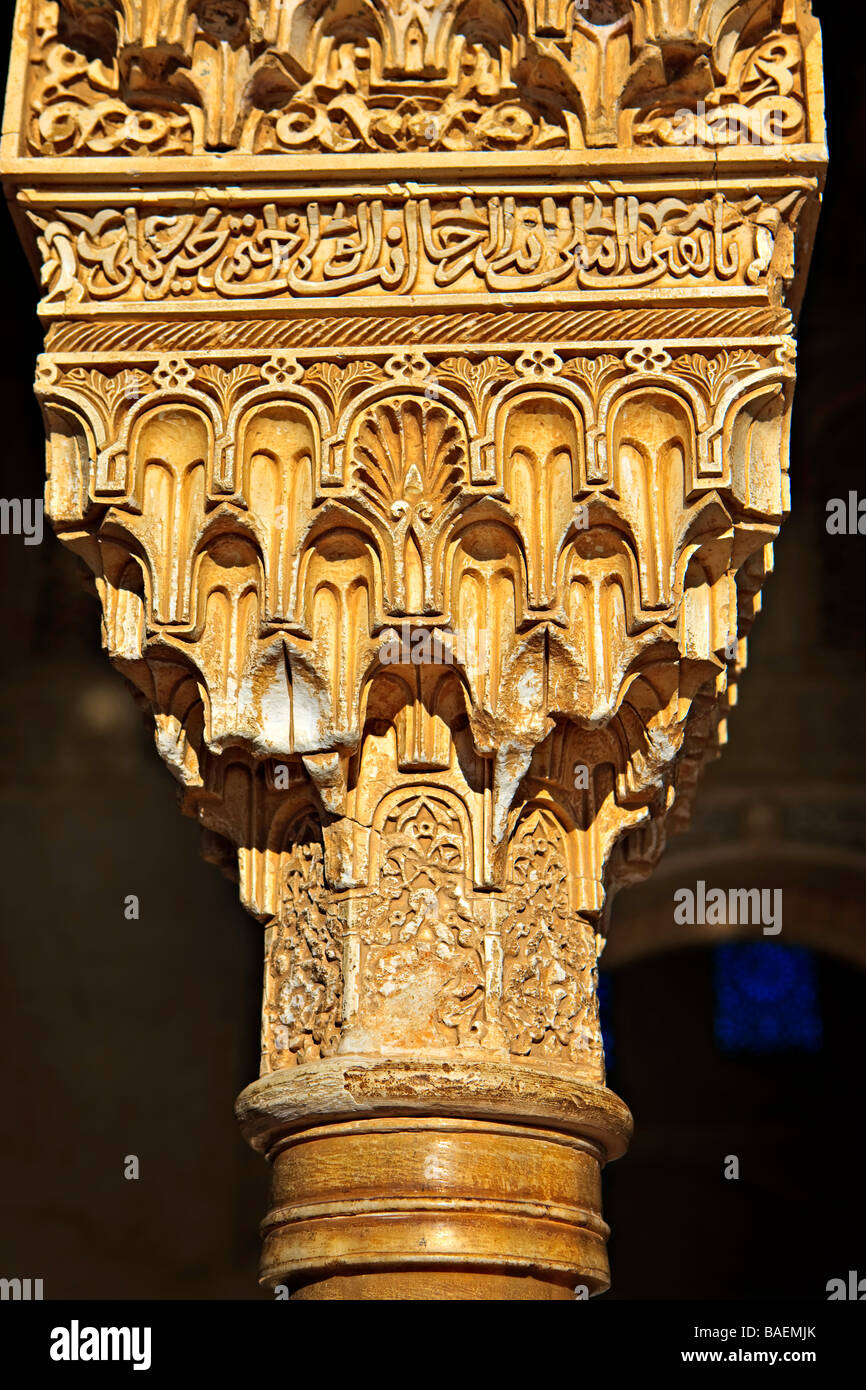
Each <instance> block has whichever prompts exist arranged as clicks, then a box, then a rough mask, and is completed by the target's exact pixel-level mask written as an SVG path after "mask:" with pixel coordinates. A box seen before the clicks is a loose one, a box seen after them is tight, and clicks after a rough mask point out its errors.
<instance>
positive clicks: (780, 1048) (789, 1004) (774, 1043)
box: [714, 941, 823, 1053]
mask: <svg viewBox="0 0 866 1390" xmlns="http://www.w3.org/2000/svg"><path fill="white" fill-rule="evenodd" d="M714 956H715V959H714V983H715V1033H716V1042H717V1044H718V1045H719V1047H720V1048H721V1049H722V1051H724V1052H764V1053H766V1052H789V1051H801V1052H817V1051H818V1050H819V1049H820V1047H821V1043H822V1040H823V1039H822V1027H821V1014H820V1011H819V1008H818V993H817V989H816V983H815V966H814V960H813V958H812V953H811V951H808V950H806V949H805V948H804V947H802V946H781V945H779V943H778V942H776V941H738V942H732V943H730V944H729V945H726V946H717V947H716V948H715V952H714Z"/></svg>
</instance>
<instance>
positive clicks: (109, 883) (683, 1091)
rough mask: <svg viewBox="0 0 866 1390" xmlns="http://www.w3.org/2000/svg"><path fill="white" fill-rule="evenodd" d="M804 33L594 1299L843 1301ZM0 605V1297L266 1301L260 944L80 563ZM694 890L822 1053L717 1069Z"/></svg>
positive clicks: (619, 990)
mask: <svg viewBox="0 0 866 1390" xmlns="http://www.w3.org/2000/svg"><path fill="white" fill-rule="evenodd" d="M815 9H816V10H817V12H818V14H819V17H820V18H821V21H822V24H823V28H824V45H825V62H826V85H827V91H828V120H829V139H830V150H831V167H830V174H829V178H828V183H827V192H826V198H825V205H824V211H823V214H822V218H821V223H820V227H819V233H818V240H817V244H816V248H815V255H814V260H813V264H812V271H811V278H810V281H809V286H808V289H807V293H806V301H805V305H804V310H803V314H802V318H801V325H800V338H801V348H800V363H799V385H798V388H797V396H796V404H795V410H794V428H793V446H792V464H791V468H792V491H793V505H794V509H793V514H792V517H791V519H790V520H789V521H788V522H787V523H786V526H785V528H784V529H783V532H782V538H781V540H780V541H779V542H778V544H777V548H776V555H777V567H776V573H775V575H774V576H773V577H771V578H770V579H769V580H768V582H767V585H766V587H765V590H764V612H763V613H762V615H761V617H760V619H759V621H758V624H757V626H756V630H755V634H754V637H753V639H752V641H751V643H750V648H751V650H750V658H749V669H748V671H747V672H746V675H745V678H744V679H743V681H742V684H741V691H740V705H739V708H738V710H737V711H736V712H735V716H734V719H733V721H732V726H731V741H730V744H729V746H728V748H727V749H726V750H725V752H724V755H723V758H722V759H721V761H720V763H717V764H715V765H714V766H713V767H711V768H710V769H709V771H708V773H707V774H706V777H705V779H704V783H703V786H702V788H701V790H700V794H699V797H698V803H697V814H696V818H695V823H694V827H693V829H692V830H691V831H690V832H689V834H688V835H687V836H682V837H679V838H678V839H677V840H676V841H674V842H672V844H671V846H670V848H669V850H668V852H667V855H666V857H665V860H664V861H663V864H662V867H661V868H660V870H659V871H658V872H657V874H656V876H655V878H654V879H653V880H652V881H651V883H650V884H648V885H646V886H644V887H642V888H639V889H634V890H631V891H630V892H628V893H624V894H623V895H622V896H621V897H620V898H618V899H617V902H616V904H615V908H614V918H613V928H612V931H611V936H610V944H609V947H608V950H607V952H606V954H605V959H604V964H605V966H606V968H607V969H608V970H609V972H610V980H611V997H612V1004H611V1016H612V1026H613V1032H614V1038H615V1048H616V1053H615V1062H614V1066H613V1068H612V1074H611V1078H610V1080H611V1084H612V1085H613V1086H614V1088H615V1089H616V1090H617V1091H618V1092H619V1094H620V1095H622V1096H623V1098H624V1099H625V1100H626V1101H627V1102H628V1104H629V1105H630V1106H631V1108H632V1110H633V1112H634V1115H635V1121H636V1135H635V1139H634V1142H633V1144H632V1148H631V1150H630V1152H629V1154H628V1156H627V1157H626V1158H625V1159H624V1160H622V1161H621V1162H619V1163H617V1164H615V1165H613V1166H612V1167H611V1168H610V1169H609V1170H608V1171H607V1173H606V1174H605V1214H606V1217H607V1219H608V1220H609V1222H610V1224H611V1226H612V1228H613V1235H612V1238H611V1244H610V1254H611V1264H612V1270H613V1279H614V1290H613V1291H612V1292H611V1293H610V1294H608V1295H606V1297H607V1298H620V1299H624V1298H640V1299H647V1298H662V1299H682V1298H764V1297H774V1298H788V1297H795V1298H806V1299H824V1298H826V1292H825V1286H826V1282H827V1280H828V1279H829V1278H832V1277H837V1276H842V1277H845V1276H846V1274H847V1271H848V1270H849V1269H858V1270H859V1272H860V1274H861V1276H863V1275H866V1220H864V1216H866V1198H864V1184H863V1180H862V1168H863V1159H862V1148H861V1141H860V1128H861V1121H860V1112H861V1107H862V1094H863V1086H862V1079H861V1078H862V1068H863V1061H864V1047H863V1020H864V1018H866V974H864V968H866V913H864V909H863V901H864V895H866V796H864V791H863V783H864V772H866V744H864V738H863V734H862V726H861V724H860V717H861V714H862V711H863V709H864V707H866V661H864V652H866V642H864V632H863V628H864V607H863V563H864V554H866V537H858V536H853V537H844V536H833V537H830V536H828V535H827V534H826V530H825V525H824V520H825V509H826V503H827V499H828V498H830V497H838V496H841V497H844V496H846V495H847V492H848V490H849V488H854V489H856V488H857V487H858V485H859V486H860V487H861V488H862V490H863V491H864V492H866V484H864V483H863V481H862V479H863V477H864V471H863V440H864V437H866V390H864V383H863V376H864V347H863V324H864V307H866V305H864V300H866V294H864V267H863V255H864V247H866V220H864V203H863V184H864V178H866V72H864V67H863V62H862V58H861V52H862V45H860V44H859V43H858V42H857V41H856V34H855V33H852V24H851V6H850V5H849V4H845V3H841V2H840V0H825V3H823V4H821V3H819V4H817V5H816V6H815ZM9 23H10V20H9V18H8V14H7V17H6V18H4V20H3V29H4V31H5V30H6V28H7V26H8V25H9ZM3 39H4V42H5V39H6V34H5V32H4V34H3ZM2 70H5V54H4V55H3V56H2ZM0 252H2V261H0V264H2V265H3V267H4V270H5V275H4V280H3V298H2V302H0V321H2V330H3V331H2V337H0V343H2V349H0V421H2V432H3V441H2V446H3V447H2V448H0V471H2V477H0V496H3V497H16V496H17V497H26V496H32V497H38V496H41V494H42V487H43V434H42V426H41V421H40V417H39V413H38V410H37V407H36V404H35V401H34V398H33V395H32V390H31V382H32V377H33V370H34V359H35V357H36V354H37V353H38V352H39V351H40V347H41V341H40V332H39V327H38V323H37V320H36V316H35V312H34V306H35V302H36V299H37V290H36V287H35V285H34V283H33V279H32V276H31V273H30V271H29V269H28V266H27V264H26V262H25V259H24V256H23V254H22V252H21V251H20V249H19V247H18V241H17V237H16V234H15V232H14V229H13V227H12V223H11V221H10V219H9V218H8V216H7V215H6V214H5V212H4V213H2V214H0ZM0 594H2V605H0V653H2V662H3V675H4V679H3V681H2V693H0V716H2V731H3V739H2V765H0V777H2V780H0V834H2V849H3V853H2V869H0V911H2V918H3V924H4V928H5V930H4V933H3V938H2V948H0V949H2V963H0V1029H2V1035H0V1036H2V1042H0V1046H2V1059H3V1060H2V1065H0V1202H2V1209H0V1276H5V1277H14V1276H17V1277H21V1278H26V1277H31V1278H42V1279H43V1280H44V1290H45V1296H46V1298H73V1297H77V1298H105V1297H107V1298H170V1299H178V1298H245V1299H249V1298H256V1297H264V1295H263V1294H261V1293H259V1292H258V1291H257V1287H256V1265H257V1258H258V1245H259V1242H258V1235H257V1229H256V1228H257V1223H258V1220H259V1219H260V1217H261V1216H262V1215H263V1214H264V1210H265V1200H266V1182H267V1174H266V1170H265V1165H264V1164H263V1163H262V1161H261V1160H260V1159H259V1158H258V1157H256V1156H255V1155H253V1154H252V1153H251V1152H250V1151H248V1150H247V1148H246V1147H245V1145H244V1143H243V1142H242V1140H241V1138H240V1136H239V1134H238V1132H237V1130H236V1128H235V1123H234V1119H233V1115H232V1104H233V1100H234V1097H235V1095H236V1094H237V1092H238V1091H239V1090H240V1089H241V1088H242V1087H243V1086H244V1085H245V1084H246V1083H247V1082H248V1081H250V1080H252V1079H253V1077H254V1076H255V1075H256V1072H257V1066H258V1027H259V1004H260V954H261V928H260V927H258V926H257V925H256V924H255V923H254V922H253V921H252V919H251V918H249V917H248V916H247V915H246V914H245V913H244V912H243V910H242V909H241V907H240V905H239V903H238V901H237V895H236V889H235V887H234V886H233V885H232V884H230V883H228V882H226V881H225V880H224V879H223V878H222V877H221V876H220V874H219V873H218V871H217V870H216V869H214V868H212V867H210V866H209V865H207V864H205V863H204V861H203V860H202V859H201V858H200V855H199V844H198V830H197V827H196V826H195V825H194V824H193V823H192V822H191V821H187V820H185V819H184V818H183V817H182V816H181V815H180V813H179V811H178V809H177V807H176V804H175V795H174V783H173V780H172V778H171V776H170V775H169V773H168V772H167V770H166V769H165V768H164V767H163V766H162V764H161V762H160V760H159V758H158V756H157V754H156V751H155V749H154V747H153V738H152V732H151V729H150V727H149V726H148V725H147V724H146V723H145V722H143V720H142V716H141V715H140V714H139V712H138V711H137V709H136V707H135V705H134V704H133V702H132V700H131V698H130V696H129V694H128V693H127V690H126V688H125V686H124V683H123V681H122V680H121V678H120V677H119V676H117V675H115V674H114V673H113V672H112V670H111V669H110V667H109V665H108V662H107V659H106V657H105V656H104V654H103V653H102V651H101V650H100V642H99V608H98V604H97V601H96V600H95V598H93V597H92V596H91V595H89V594H88V593H87V592H86V590H85V588H84V587H83V584H82V571H81V570H80V568H79V565H78V563H77V561H76V560H75V559H74V558H73V557H72V556H71V555H70V554H69V553H68V552H66V551H65V550H63V549H62V548H61V546H60V545H59V544H58V543H57V542H56V541H55V540H54V538H53V536H51V535H50V533H49V534H47V535H46V538H45V541H44V543H43V544H42V545H41V546H32V547H28V546H25V545H24V544H23V540H22V539H21V538H19V537H13V536H10V537H2V538H0ZM745 866H748V873H747V872H746V867H745ZM696 877H705V878H706V879H707V880H708V881H711V882H712V883H713V884H721V885H725V884H726V883H730V884H735V885H740V884H742V885H745V884H749V885H757V886H766V887H781V888H782V889H783V894H784V933H783V936H782V938H781V939H782V940H783V941H786V942H790V943H794V942H800V943H803V944H806V945H808V946H809V947H810V948H811V949H812V950H813V951H814V952H815V958H816V971H817V979H818V987H819V1001H820V1008H821V1013H822V1018H823V1024H824V1043H823V1047H822V1049H821V1050H820V1051H819V1052H817V1053H815V1054H811V1055H810V1054H801V1053H790V1054H782V1055H778V1056H774V1057H770V1058H766V1057H761V1056H760V1055H749V1054H744V1055H742V1056H739V1057H735V1058H732V1057H726V1056H724V1055H723V1054H722V1053H721V1052H720V1051H719V1049H718V1047H717V1045H716V1043H715V1041H714V1035H713V983H712V945H711V943H710V942H709V941H708V940H707V939H706V937H705V935H702V934H701V933H700V932H699V931H697V930H695V933H694V935H693V936H691V937H690V938H689V941H688V943H687V944H684V943H683V941H682V940H674V939H672V937H671V932H670V917H671V906H670V904H671V900H672V899H671V894H672V886H673V885H677V884H680V883H690V882H691V883H694V881H695V878H696ZM130 893H135V894H137V895H138V896H139V898H140V902H141V917H140V920H139V921H138V922H128V921H126V920H125V918H124V912H123V905H124V898H125V897H126V895H127V894H130ZM130 1154H135V1155H137V1156H138V1158H139V1161H140V1167H141V1177H140V1179H139V1181H137V1182H130V1181H126V1180H125V1179H124V1176H123V1169H124V1160H125V1158H126V1156H127V1155H130ZM729 1154H736V1155H738V1156H739V1158H740V1168H741V1177H740V1180H739V1181H736V1182H733V1181H726V1180H725V1179H724V1176H723V1169H724V1160H725V1156H726V1155H729Z"/></svg>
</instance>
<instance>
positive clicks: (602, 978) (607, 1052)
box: [598, 971, 616, 1071]
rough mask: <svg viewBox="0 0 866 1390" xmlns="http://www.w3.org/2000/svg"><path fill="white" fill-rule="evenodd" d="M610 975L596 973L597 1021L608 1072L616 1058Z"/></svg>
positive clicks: (600, 972)
mask: <svg viewBox="0 0 866 1390" xmlns="http://www.w3.org/2000/svg"><path fill="white" fill-rule="evenodd" d="M612 983H613V982H612V980H611V977H610V975H609V974H608V973H607V971H605V972H604V973H602V971H599V972H598V1021H599V1023H600V1024H601V1040H602V1043H603V1045H604V1065H605V1067H606V1069H607V1070H608V1071H610V1069H611V1067H612V1066H613V1063H614V1058H615V1056H616V1053H615V1050H614V1045H613V1026H612V1022H611V1010H612V1007H613V988H612Z"/></svg>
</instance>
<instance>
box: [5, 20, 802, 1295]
mask: <svg viewBox="0 0 866 1390" xmlns="http://www.w3.org/2000/svg"><path fill="white" fill-rule="evenodd" d="M16 26H17V27H16V35H17V39H16V48H15V52H14V56H13V62H12V71H11V76H10V84H9V95H8V102H7V113H6V124H5V134H4V144H3V167H4V175H5V179H6V184H7V189H8V192H9V195H10V197H11V199H12V200H13V205H14V211H15V214H16V217H17V218H18V221H19V226H20V229H21V232H22V236H23V237H24V239H25V242H26V244H27V245H28V247H29V248H30V249H31V251H32V252H33V254H34V257H35V259H36V260H37V261H38V263H39V264H40V266H41V276H42V283H43V288H44V297H43V299H42V302H41V304H40V314H41V316H42V318H43V321H44V324H45V331H46V351H45V354H44V355H43V357H42V358H41V359H40V363H39V369H38V375H37V391H38V394H39V397H40V400H41V402H42V405H43V410H44V414H45V421H46V430H47V435H48V483H47V491H46V497H47V503H48V509H49V512H50V515H51V517H52V520H53V522H54V524H55V526H56V528H57V530H58V532H59V534H60V535H61V537H62V538H63V539H64V540H65V541H66V542H67V543H68V544H69V545H70V546H71V547H73V548H74V549H75V550H76V551H77V552H78V553H79V554H80V555H81V556H82V558H83V559H84V560H85V562H86V563H87V564H88V565H89V566H90V568H91V570H92V572H93V574H94V576H95V581H96V585H97V588H98V590H99V594H100V597H101V599H102V604H103V613H104V640H105V645H106V648H107V650H108V652H109V655H110V656H111V658H112V660H113V661H114V662H115V664H116V665H117V666H118V668H119V669H120V670H121V671H122V672H123V673H124V674H125V675H126V676H127V678H128V679H129V681H130V682H131V683H132V685H133V686H134V687H135V688H136V689H137V690H138V691H139V692H140V695H141V697H142V698H143V699H144V700H145V701H147V702H148V703H149V704H150V706H151V707H152V709H153V713H154V718H155V722H156V741H157V746H158V748H159V751H160V753H161V754H162V756H163V757H164V758H165V760H166V761H167V762H168V764H169V766H170V767H171V769H172V771H173V772H174V774H175V776H176V777H177V779H178V782H179V784H180V789H181V799H182V804H183V807H184V809H185V810H186V811H187V812H188V813H189V814H191V815H193V816H195V817H197V818H198V819H199V821H200V823H201V824H202V826H203V828H204V831H205V839H206V846H207V853H208V855H209V857H211V858H213V859H214V860H215V862H217V863H220V864H222V865H223V866H224V867H227V868H231V869H232V871H234V872H236V873H237V876H238V879H239V883H240V891H241V897H242V900H243V902H244V904H245V906H246V907H247V908H248V909H249V911H250V912H252V913H253V914H254V915H255V916H256V917H257V918H258V919H259V920H260V921H261V922H262V923H263V925H264V936H265V982H264V1000H263V1022H262V1079H261V1080H260V1081H259V1082H257V1083H255V1085H254V1086H253V1087H251V1088H250V1089H249V1090H248V1091H247V1092H245V1093H244V1096H243V1097H242V1099H241V1102H240V1107H241V1113H242V1116H243V1117H244V1123H245V1125H246V1126H247V1128H248V1132H249V1134H250V1137H251V1138H252V1139H253V1140H254V1142H255V1143H256V1145H257V1147H261V1148H262V1149H263V1150H264V1151H265V1152H266V1153H267V1154H268V1155H269V1157H270V1158H271V1159H272V1160H273V1162H274V1171H275V1197H274V1208H273V1210H272V1212H271V1214H270V1215H269V1217H268V1221H267V1223H266V1242H265V1263H264V1266H263V1271H264V1273H263V1277H264V1278H265V1279H266V1280H267V1281H268V1282H270V1283H274V1284H279V1283H287V1284H289V1285H291V1286H292V1288H293V1289H295V1290H297V1293H298V1296H303V1297H328V1298H330V1297H352V1296H360V1297H372V1298H376V1297H427V1296H436V1297H463V1296H471V1297H479V1298H485V1297H525V1296H530V1297H551V1298H556V1297H562V1296H569V1290H570V1289H571V1288H573V1286H574V1285H575V1284H576V1283H579V1284H583V1285H585V1286H586V1287H587V1288H588V1289H589V1291H590V1292H592V1291H595V1290H597V1289H600V1288H603V1287H605V1286H606V1282H607V1269H606V1259H605V1255H604V1236H605V1228H604V1224H603V1222H601V1218H600V1204H599V1199H598V1190H597V1189H598V1173H599V1169H600V1166H601V1165H602V1164H603V1163H604V1161H606V1159H607V1158H610V1157H613V1156H616V1154H617V1153H619V1152H621V1151H622V1149H623V1147H624V1142H625V1138H626V1137H627V1132H628V1121H627V1114H626V1113H625V1112H624V1109H623V1107H622V1105H621V1102H619V1101H618V1100H617V1099H616V1097H614V1096H612V1094H611V1093H610V1092H609V1091H608V1090H607V1089H606V1088H605V1086H604V1061H603V1051H602V1043H601V1034H600V1028H599V1022H598V1007H597V998H596V962H597V958H598V953H599V951H600V949H601V947H602V944H603V940H604V934H605V928H606V920H607V910H608V907H609V903H610V900H611V897H612V894H613V892H614V891H615V890H616V888H617V887H618V886H621V885H622V884H624V883H628V882H633V881H635V879H638V878H641V877H643V876H644V875H645V874H647V873H648V872H649V871H650V870H651V868H652V866H653V864H654V863H655V862H656V860H657V858H658V856H659V854H660V853H661V850H662V848H663V845H664V836H665V833H666V831H667V830H669V829H670V828H676V826H678V825H681V824H683V823H684V821H685V819H686V818H687V816H688V811H689V806H690V802H691V798H692V795H693V791H694V786H695V782H696V779H697V776H698V773H699V770H700V767H701V765H702V763H703V762H704V761H705V760H706V759H707V758H708V757H710V756H713V754H714V752H715V750H716V748H717V746H718V744H719V743H720V742H721V741H722V740H723V738H724V729H725V718H726V712H727V710H728V708H729V706H730V705H731V703H732V702H733V699H734V696H735V694H736V682H737V678H738V676H739V673H740V671H741V670H742V667H743V664H744V662H745V654H746V640H747V637H748V634H749V632H750V630H751V626H752V623H753V621H754V617H755V615H756V613H757V611H758V607H759V603H760V588H761V583H762V580H763V578H764V576H765V574H766V573H767V571H768V570H769V568H770V567H771V563H772V542H773V539H774V537H775V535H776V534H777V531H778V527H779V525H780V523H781V521H782V519H783V518H784V515H785V513H786V512H787V510H788V505H789V498H788V487H787V473H786V464H787V432H788V422H789V414H790V404H791V394H792V389H793V381H794V367H793V358H794V343H793V337H792V333H793V324H794V320H793V315H794V314H795V313H796V310H797V307H798V302H799V296H800V293H801V291H802V283H803V276H804V274H805V270H806V266H807V262H808V251H809V245H810V239H811V235H812V232H813V228H814V221H815V217H816V215H817V206H818V197H819V188H820V180H821V178H822V174H823V168H824V162H825V154H824V148H823V138H824V137H823V121H822V112H821V85H820V39H819V34H818V28H817V25H816V23H815V21H814V20H813V19H812V17H811V14H810V12H809V7H808V5H807V4H803V3H799V2H798V0H784V3H783V2H782V0H779V3H774V2H773V0H764V2H763V3H758V0H723V2H722V3H700V2H699V0H693V3H691V4H687V3H678V2H677V3H674V0H670V3H668V0H639V3H638V2H637V0H636V2H635V3H633V4H630V3H625V0H622V2H620V0H596V2H595V3H593V0H590V3H589V5H588V6H586V7H584V8H581V7H580V6H578V5H576V4H570V3H567V2H566V3H561V4H549V5H546V6H544V5H541V4H540V3H538V4H536V3H526V4H518V5H513V4H504V3H503V4H495V3H493V2H492V0H482V3H480V4H479V5H477V6H470V7H464V6H458V5H455V4H454V3H453V0H441V3H438V4H437V3H432V2H431V3H418V4H415V3H409V4H406V5H400V6H397V5H395V4H390V3H385V0H379V3H375V4H373V3H361V0H357V2H356V3H353V4H351V5H349V6H348V7H346V6H345V5H324V6H322V5H304V4H293V3H289V4H279V5H276V4H265V3H261V4H255V3H249V4H248V3H246V0H229V3H226V0H223V2H222V3H219V4H216V3H215V4H210V3H206V2H205V0H203V2H202V3H198V4H194V3H185V2H184V0H170V2H169V0H166V2H164V3H161V4H160V3H156V0H154V2H153V3H148V2H147V0H98V3H96V4H83V3H80V2H79V0H62V3H59V4H58V3H46V0H21V3H19V6H18V12H17V19H16ZM383 1059H384V1061H383ZM295 1075H297V1077H298V1078H299V1083H297V1084H296V1083H295V1082H294V1081H293V1080H292V1079H291V1078H293V1077H294V1076H295ZM365 1079H366V1080H365ZM346 1096H350V1097H351V1102H350V1103H349V1102H348V1101H347V1100H346ZM389 1121H393V1122H394V1123H393V1124H390V1123H389ZM527 1125H530V1126H532V1125H535V1126H536V1127H537V1129H536V1130H531V1129H527V1128H526V1126H527ZM447 1136H450V1137H447ZM545 1136H546V1137H545ZM557 1136H559V1137H558V1138H557ZM443 1146H444V1148H443ZM445 1149H447V1152H448V1158H447V1161H445V1160H444V1159H443V1160H442V1161H441V1162H440V1159H439V1157H437V1155H440V1156H441V1154H442V1153H443V1152H444V1150H445ZM566 1151H567V1152H568V1153H570V1154H571V1155H572V1157H571V1158H570V1159H568V1161H567V1163H570V1164H571V1167H569V1168H568V1170H567V1171H566V1169H565V1168H562V1167H561V1164H563V1163H566V1159H565V1158H564V1157H563V1154H564V1153H565V1152H566ZM299 1155H301V1156H302V1157H299ZM303 1155H314V1157H313V1158H310V1160H309V1162H307V1159H306V1158H303ZM557 1165H560V1166H557ZM575 1165H576V1166H575ZM320 1169H321V1171H322V1172H323V1174H324V1175H323V1177H322V1180H321V1184H320V1185H319V1187H317V1186H316V1179H315V1174H316V1173H317V1172H319V1171H320ZM515 1171H516V1172H518V1173H524V1174H525V1188H524V1189H522V1190H518V1189H517V1188H515V1187H514V1172H515ZM328 1173H330V1175H331V1176H330V1177H328V1176H327V1175H328ZM335 1175H336V1176H335ZM361 1189H363V1192H362V1191H361ZM575 1193H577V1196H575ZM569 1194H570V1195H569ZM566 1207H567V1208H568V1211H567V1212H566V1210H565V1209H566ZM458 1213H459V1215H458ZM350 1217H351V1220H350ZM557 1223H559V1224H557ZM564 1231H565V1234H563V1232H564ZM347 1232H348V1233H349V1234H348V1235H347ZM341 1233H342V1234H341ZM349 1237H351V1238H349ZM419 1252H420V1253H419ZM353 1290H354V1293H353ZM527 1291H529V1292H527Z"/></svg>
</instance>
